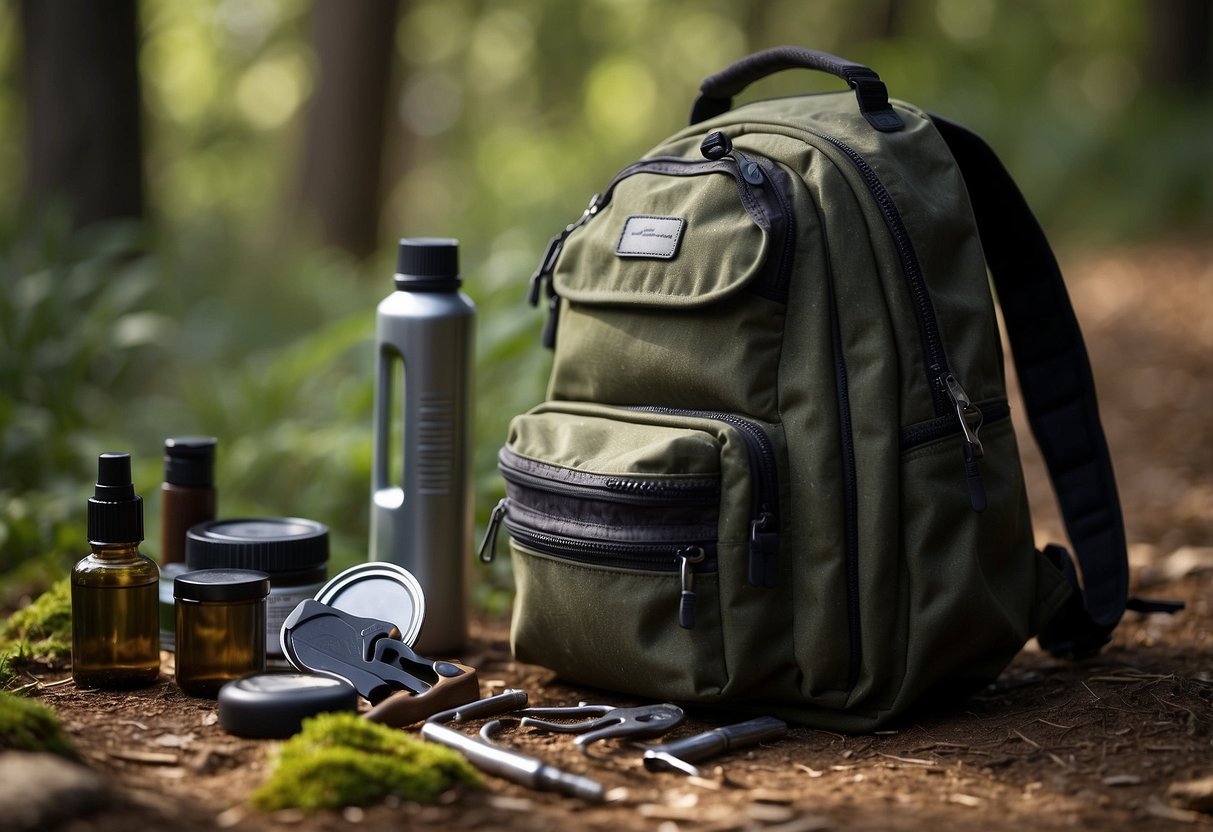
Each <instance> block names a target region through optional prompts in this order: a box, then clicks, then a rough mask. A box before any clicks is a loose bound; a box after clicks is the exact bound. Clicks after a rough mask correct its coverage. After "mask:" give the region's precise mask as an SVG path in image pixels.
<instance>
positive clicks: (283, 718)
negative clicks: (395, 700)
mask: <svg viewBox="0 0 1213 832" xmlns="http://www.w3.org/2000/svg"><path fill="white" fill-rule="evenodd" d="M357 709H358V692H357V691H356V690H355V689H354V686H353V685H351V684H350V683H349V682H347V681H346V680H345V679H339V678H337V677H334V676H324V675H321V674H319V673H254V674H253V675H252V676H245V677H244V678H242V679H237V680H236V681H234V682H228V683H227V684H226V685H224V686H223V687H222V688H220V689H219V724H220V725H221V726H223V728H224V730H226V731H227V732H228V733H231V734H235V735H237V736H240V737H253V738H263V739H285V738H286V737H289V736H291V735H292V734H296V733H298V732H299V729H300V727H301V726H302V723H303V720H304V719H306V718H307V717H309V716H315V715H316V714H319V713H326V712H328V711H355V710H357Z"/></svg>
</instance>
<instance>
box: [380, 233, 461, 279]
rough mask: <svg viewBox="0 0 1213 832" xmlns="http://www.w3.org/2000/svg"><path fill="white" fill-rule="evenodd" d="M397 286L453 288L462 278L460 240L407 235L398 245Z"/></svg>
mask: <svg viewBox="0 0 1213 832" xmlns="http://www.w3.org/2000/svg"><path fill="white" fill-rule="evenodd" d="M395 281H396V288H397V289H399V290H401V291H402V292H454V291H456V290H457V289H458V288H459V286H460V285H461V284H462V282H463V281H462V280H460V278H459V241H458V240H452V239H449V238H447V237H405V238H403V239H402V240H401V241H400V245H399V247H398V248H397V249H396V275H395Z"/></svg>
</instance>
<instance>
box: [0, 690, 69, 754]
mask: <svg viewBox="0 0 1213 832" xmlns="http://www.w3.org/2000/svg"><path fill="white" fill-rule="evenodd" d="M7 750H12V751H49V752H50V753H52V754H62V755H64V756H71V755H72V754H74V753H75V752H74V750H73V748H72V743H71V740H69V739H68V737H67V734H65V733H64V731H63V726H62V725H60V724H59V718H58V717H57V716H55V712H54V711H52V710H51V709H50V708H48V707H47V706H46V705H43V704H42V703H41V702H35V701H33V700H31V699H26V698H25V697H23V696H17V695H16V694H12V693H6V692H4V691H0V751H7Z"/></svg>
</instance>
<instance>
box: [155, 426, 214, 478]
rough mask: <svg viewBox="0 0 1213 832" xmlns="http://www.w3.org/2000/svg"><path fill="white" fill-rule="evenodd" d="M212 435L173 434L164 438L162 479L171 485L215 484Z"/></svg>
mask: <svg viewBox="0 0 1213 832" xmlns="http://www.w3.org/2000/svg"><path fill="white" fill-rule="evenodd" d="M217 443H218V441H217V440H216V439H215V438H214V437H213V436H174V437H170V438H168V439H165V440H164V481H165V482H167V483H169V484H171V485H200V486H204V487H205V486H209V485H214V484H215V445H216V444H217Z"/></svg>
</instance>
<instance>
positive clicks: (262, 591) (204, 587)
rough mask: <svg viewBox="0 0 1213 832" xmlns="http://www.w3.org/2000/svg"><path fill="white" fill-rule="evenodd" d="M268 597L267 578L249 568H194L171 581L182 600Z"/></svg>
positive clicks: (247, 599) (237, 599)
mask: <svg viewBox="0 0 1213 832" xmlns="http://www.w3.org/2000/svg"><path fill="white" fill-rule="evenodd" d="M269 594H270V576H269V575H267V574H265V573H264V572H256V571H254V570H251V569H197V570H195V571H193V572H186V573H185V574H183V575H178V576H177V577H176V578H173V597H174V598H180V599H181V600H182V601H257V600H260V599H262V598H265V597H266V596H268V595H269Z"/></svg>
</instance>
